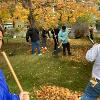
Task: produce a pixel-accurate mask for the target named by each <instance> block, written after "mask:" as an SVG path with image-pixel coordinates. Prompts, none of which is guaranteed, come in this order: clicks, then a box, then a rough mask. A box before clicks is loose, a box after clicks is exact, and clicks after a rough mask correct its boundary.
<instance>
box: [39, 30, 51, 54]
mask: <svg viewBox="0 0 100 100" xmlns="http://www.w3.org/2000/svg"><path fill="white" fill-rule="evenodd" d="M41 38H42V53H45V52H46V51H47V38H50V34H49V30H48V29H42V34H41Z"/></svg>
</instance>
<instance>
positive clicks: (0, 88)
mask: <svg viewBox="0 0 100 100" xmlns="http://www.w3.org/2000/svg"><path fill="white" fill-rule="evenodd" d="M2 40H3V30H2V27H1V25H0V53H2V52H1V47H2ZM0 100H29V93H28V92H26V91H21V93H20V94H19V95H17V94H13V93H11V92H10V91H9V87H8V85H7V83H6V80H5V76H4V74H3V72H2V70H1V69H0Z"/></svg>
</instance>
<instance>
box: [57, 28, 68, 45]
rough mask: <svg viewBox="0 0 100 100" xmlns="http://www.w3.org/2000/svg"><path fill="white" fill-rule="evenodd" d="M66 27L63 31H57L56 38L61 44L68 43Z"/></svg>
mask: <svg viewBox="0 0 100 100" xmlns="http://www.w3.org/2000/svg"><path fill="white" fill-rule="evenodd" d="M68 33H69V31H68V29H67V28H66V30H65V31H62V29H61V30H60V32H59V33H58V40H59V41H61V42H62V43H63V44H64V43H68V39H69V38H68Z"/></svg>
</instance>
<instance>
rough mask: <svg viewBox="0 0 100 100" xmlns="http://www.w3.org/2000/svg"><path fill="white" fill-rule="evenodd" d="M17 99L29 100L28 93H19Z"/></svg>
mask: <svg viewBox="0 0 100 100" xmlns="http://www.w3.org/2000/svg"><path fill="white" fill-rule="evenodd" d="M19 97H20V100H30V98H29V92H26V91H24V92H21V93H20V95H19Z"/></svg>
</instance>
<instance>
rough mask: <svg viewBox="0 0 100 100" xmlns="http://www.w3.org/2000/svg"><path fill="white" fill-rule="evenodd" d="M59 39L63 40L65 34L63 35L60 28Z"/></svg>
mask: <svg viewBox="0 0 100 100" xmlns="http://www.w3.org/2000/svg"><path fill="white" fill-rule="evenodd" d="M58 40H59V41H61V42H62V41H63V36H62V31H61V30H60V32H59V33H58Z"/></svg>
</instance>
